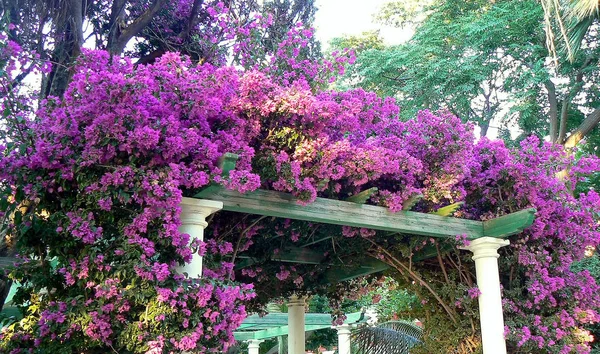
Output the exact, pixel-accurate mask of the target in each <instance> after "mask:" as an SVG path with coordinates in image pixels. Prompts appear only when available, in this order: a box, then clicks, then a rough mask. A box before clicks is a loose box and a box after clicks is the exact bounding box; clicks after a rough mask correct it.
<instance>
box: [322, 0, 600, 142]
mask: <svg viewBox="0 0 600 354" xmlns="http://www.w3.org/2000/svg"><path fill="white" fill-rule="evenodd" d="M407 13H408V14H410V16H407V15H406V14H407ZM407 17H410V18H412V19H415V18H422V21H420V22H418V23H416V24H415V26H416V33H415V35H414V36H413V37H412V38H411V40H410V41H409V42H407V43H406V44H402V45H398V46H392V47H388V48H380V47H376V46H373V47H372V48H370V49H369V50H362V51H361V52H360V54H359V55H358V59H357V63H356V65H354V66H353V67H351V68H350V69H349V70H348V72H347V74H346V76H345V77H344V78H342V79H341V80H340V86H342V87H348V86H350V87H353V86H359V87H363V88H365V89H369V90H374V91H375V92H378V93H379V94H381V95H385V96H394V97H396V98H397V99H398V100H399V103H400V105H401V107H402V117H403V118H404V119H410V118H411V117H413V116H414V114H415V113H416V112H417V111H418V110H419V109H422V108H423V107H428V108H432V109H438V108H445V109H449V110H450V111H452V112H453V113H454V114H456V115H457V116H459V117H461V118H462V119H463V120H465V121H472V122H474V123H476V124H477V125H479V127H481V135H483V136H485V135H486V134H487V132H488V128H489V126H490V124H491V123H492V121H493V122H494V124H496V125H500V127H501V128H503V129H506V128H507V126H508V125H510V124H515V125H516V126H518V127H519V128H520V129H521V130H522V131H523V134H522V135H521V136H520V137H519V138H518V140H520V139H522V138H523V137H525V136H528V135H531V134H534V135H537V136H539V137H546V136H549V137H550V140H551V141H553V142H557V143H560V144H564V145H565V146H567V147H573V146H575V145H577V144H579V143H580V142H581V140H582V139H583V138H584V137H585V140H586V141H587V142H589V144H586V147H588V148H589V149H592V150H593V149H595V147H596V146H597V145H598V142H599V141H598V136H599V134H598V127H597V126H598V122H599V121H600V110H598V102H599V97H598V90H597V87H598V80H599V78H598V55H599V53H598V46H597V45H596V43H597V41H596V40H597V38H596V36H595V35H594V33H596V32H595V30H594V31H592V32H591V33H590V34H589V35H587V36H583V37H582V39H581V41H582V42H581V50H580V51H579V52H577V55H576V57H575V58H574V60H573V61H572V62H569V61H566V60H561V61H560V65H559V66H558V67H557V66H556V65H555V64H554V62H553V61H552V60H551V53H550V52H549V51H548V49H547V48H546V36H545V32H544V11H543V8H542V7H541V6H540V3H539V2H537V1H504V0H503V1H494V2H489V1H462V0H447V1H446V0H444V1H435V2H434V3H433V4H431V5H430V6H425V7H423V6H416V5H415V4H413V3H412V2H397V3H391V4H388V6H387V7H385V8H384V11H383V12H382V13H381V14H380V16H379V18H380V20H382V21H386V22H388V23H393V24H397V25H403V24H405V22H406V18H407ZM355 42H356V40H336V41H334V42H333V44H334V45H336V46H340V45H342V46H345V45H351V46H353V45H355V44H354V43H355ZM367 42H369V41H367ZM370 42H372V41H370ZM361 46H362V44H361ZM361 49H362V47H361ZM503 134H506V132H504V133H503Z"/></svg>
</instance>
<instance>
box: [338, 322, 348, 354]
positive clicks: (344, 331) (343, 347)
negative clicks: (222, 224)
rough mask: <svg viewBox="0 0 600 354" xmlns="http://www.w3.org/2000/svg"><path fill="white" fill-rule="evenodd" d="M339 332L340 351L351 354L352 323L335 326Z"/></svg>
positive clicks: (341, 353)
mask: <svg viewBox="0 0 600 354" xmlns="http://www.w3.org/2000/svg"><path fill="white" fill-rule="evenodd" d="M334 328H335V329H337V333H338V353H339V354H350V329H351V328H352V327H350V325H347V324H343V325H340V326H336V327H334Z"/></svg>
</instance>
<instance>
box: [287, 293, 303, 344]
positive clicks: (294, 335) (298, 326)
mask: <svg viewBox="0 0 600 354" xmlns="http://www.w3.org/2000/svg"><path fill="white" fill-rule="evenodd" d="M304 304H305V302H304V298H303V297H298V296H296V295H293V296H292V297H290V300H289V302H288V354H304V353H305V343H304V342H305V333H304V324H305V320H304V316H305V314H304V311H305V310H304Z"/></svg>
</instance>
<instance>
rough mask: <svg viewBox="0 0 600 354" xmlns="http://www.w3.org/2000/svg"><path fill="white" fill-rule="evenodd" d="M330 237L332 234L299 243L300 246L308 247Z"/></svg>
mask: <svg viewBox="0 0 600 354" xmlns="http://www.w3.org/2000/svg"><path fill="white" fill-rule="evenodd" d="M332 238H333V236H332V235H329V236H324V237H321V238H318V239H316V240H313V241H310V242H307V243H305V244H303V245H301V246H300V247H308V246H312V245H314V244H317V243H321V242H323V241H327V240H331V239H332Z"/></svg>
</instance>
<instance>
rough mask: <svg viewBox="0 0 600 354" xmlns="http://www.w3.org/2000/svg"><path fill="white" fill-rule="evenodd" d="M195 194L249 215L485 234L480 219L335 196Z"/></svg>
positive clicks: (218, 190) (435, 233)
mask: <svg viewBox="0 0 600 354" xmlns="http://www.w3.org/2000/svg"><path fill="white" fill-rule="evenodd" d="M194 197H195V198H202V199H211V200H217V201H222V202H223V210H228V211H234V212H241V213H248V214H257V215H265V216H274V217H281V218H289V219H296V220H305V221H311V222H319V223H326V224H335V225H346V226H353V227H364V228H368V229H374V230H383V231H394V232H400V233H408V234H415V235H423V236H431V237H442V238H449V237H450V238H455V237H456V235H461V234H467V235H469V236H470V237H471V238H479V237H483V224H482V222H480V221H473V220H465V219H457V218H448V217H443V216H439V215H433V214H425V213H416V212H411V211H399V212H396V213H392V212H391V211H389V210H388V209H387V208H384V207H379V206H373V205H367V204H356V203H351V202H346V201H340V200H333V199H325V198H317V199H316V200H315V201H314V202H313V203H311V204H309V205H306V206H302V205H299V204H298V201H297V199H296V198H294V197H293V196H292V195H291V194H288V193H281V192H275V191H266V190H257V191H254V192H249V193H246V194H240V193H238V192H236V191H232V190H227V189H224V188H222V187H220V186H209V187H207V188H205V189H204V190H202V191H201V192H200V193H198V194H196V195H195V196H194Z"/></svg>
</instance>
